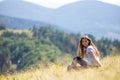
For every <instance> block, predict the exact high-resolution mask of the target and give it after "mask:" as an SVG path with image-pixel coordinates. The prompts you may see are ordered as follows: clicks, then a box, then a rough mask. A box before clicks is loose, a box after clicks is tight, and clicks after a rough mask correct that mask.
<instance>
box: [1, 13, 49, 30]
mask: <svg viewBox="0 0 120 80" xmlns="http://www.w3.org/2000/svg"><path fill="white" fill-rule="evenodd" d="M0 24H4V25H5V26H7V27H8V28H12V29H13V28H15V29H29V28H32V27H34V26H36V27H41V26H50V24H48V23H44V22H41V21H33V20H28V19H20V18H14V17H8V16H2V15H0Z"/></svg>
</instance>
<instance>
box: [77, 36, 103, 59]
mask: <svg viewBox="0 0 120 80" xmlns="http://www.w3.org/2000/svg"><path fill="white" fill-rule="evenodd" d="M82 39H87V40H88V41H89V44H88V45H91V46H92V47H93V48H94V49H95V51H96V55H97V56H99V57H100V56H101V54H100V52H99V50H98V49H97V47H96V46H95V45H94V43H93V42H92V40H91V39H90V38H89V37H88V36H83V37H81V39H80V42H79V45H78V49H77V56H80V57H82V58H84V57H85V53H86V50H85V47H84V46H83V45H82Z"/></svg>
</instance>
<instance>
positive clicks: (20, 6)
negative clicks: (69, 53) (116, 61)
mask: <svg viewBox="0 0 120 80" xmlns="http://www.w3.org/2000/svg"><path fill="white" fill-rule="evenodd" d="M0 14H1V15H7V16H12V17H18V18H24V19H30V20H37V21H44V22H47V23H51V24H55V25H58V26H60V27H61V28H62V29H64V31H68V32H74V33H76V32H79V33H82V34H87V33H89V34H92V35H94V36H97V37H100V36H108V37H110V38H118V37H120V16H119V14H120V7H119V6H115V5H111V4H107V3H103V2H100V1H94V0H93V1H89V0H85V1H78V2H75V3H71V4H68V5H65V6H63V7H61V8H58V9H49V8H45V7H42V6H38V5H35V4H32V3H28V2H25V1H20V0H5V1H2V2H0Z"/></svg>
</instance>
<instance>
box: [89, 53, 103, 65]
mask: <svg viewBox="0 0 120 80" xmlns="http://www.w3.org/2000/svg"><path fill="white" fill-rule="evenodd" d="M89 54H90V56H91V58H92V61H93V62H95V63H96V64H98V66H100V67H101V66H102V64H101V62H100V61H99V60H98V59H97V58H96V56H95V54H94V53H93V52H89Z"/></svg>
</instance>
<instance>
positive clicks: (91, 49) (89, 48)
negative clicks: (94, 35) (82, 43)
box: [86, 46, 95, 53]
mask: <svg viewBox="0 0 120 80" xmlns="http://www.w3.org/2000/svg"><path fill="white" fill-rule="evenodd" d="M86 51H87V53H89V52H94V53H95V50H94V48H93V47H92V46H88V47H87V49H86Z"/></svg>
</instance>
